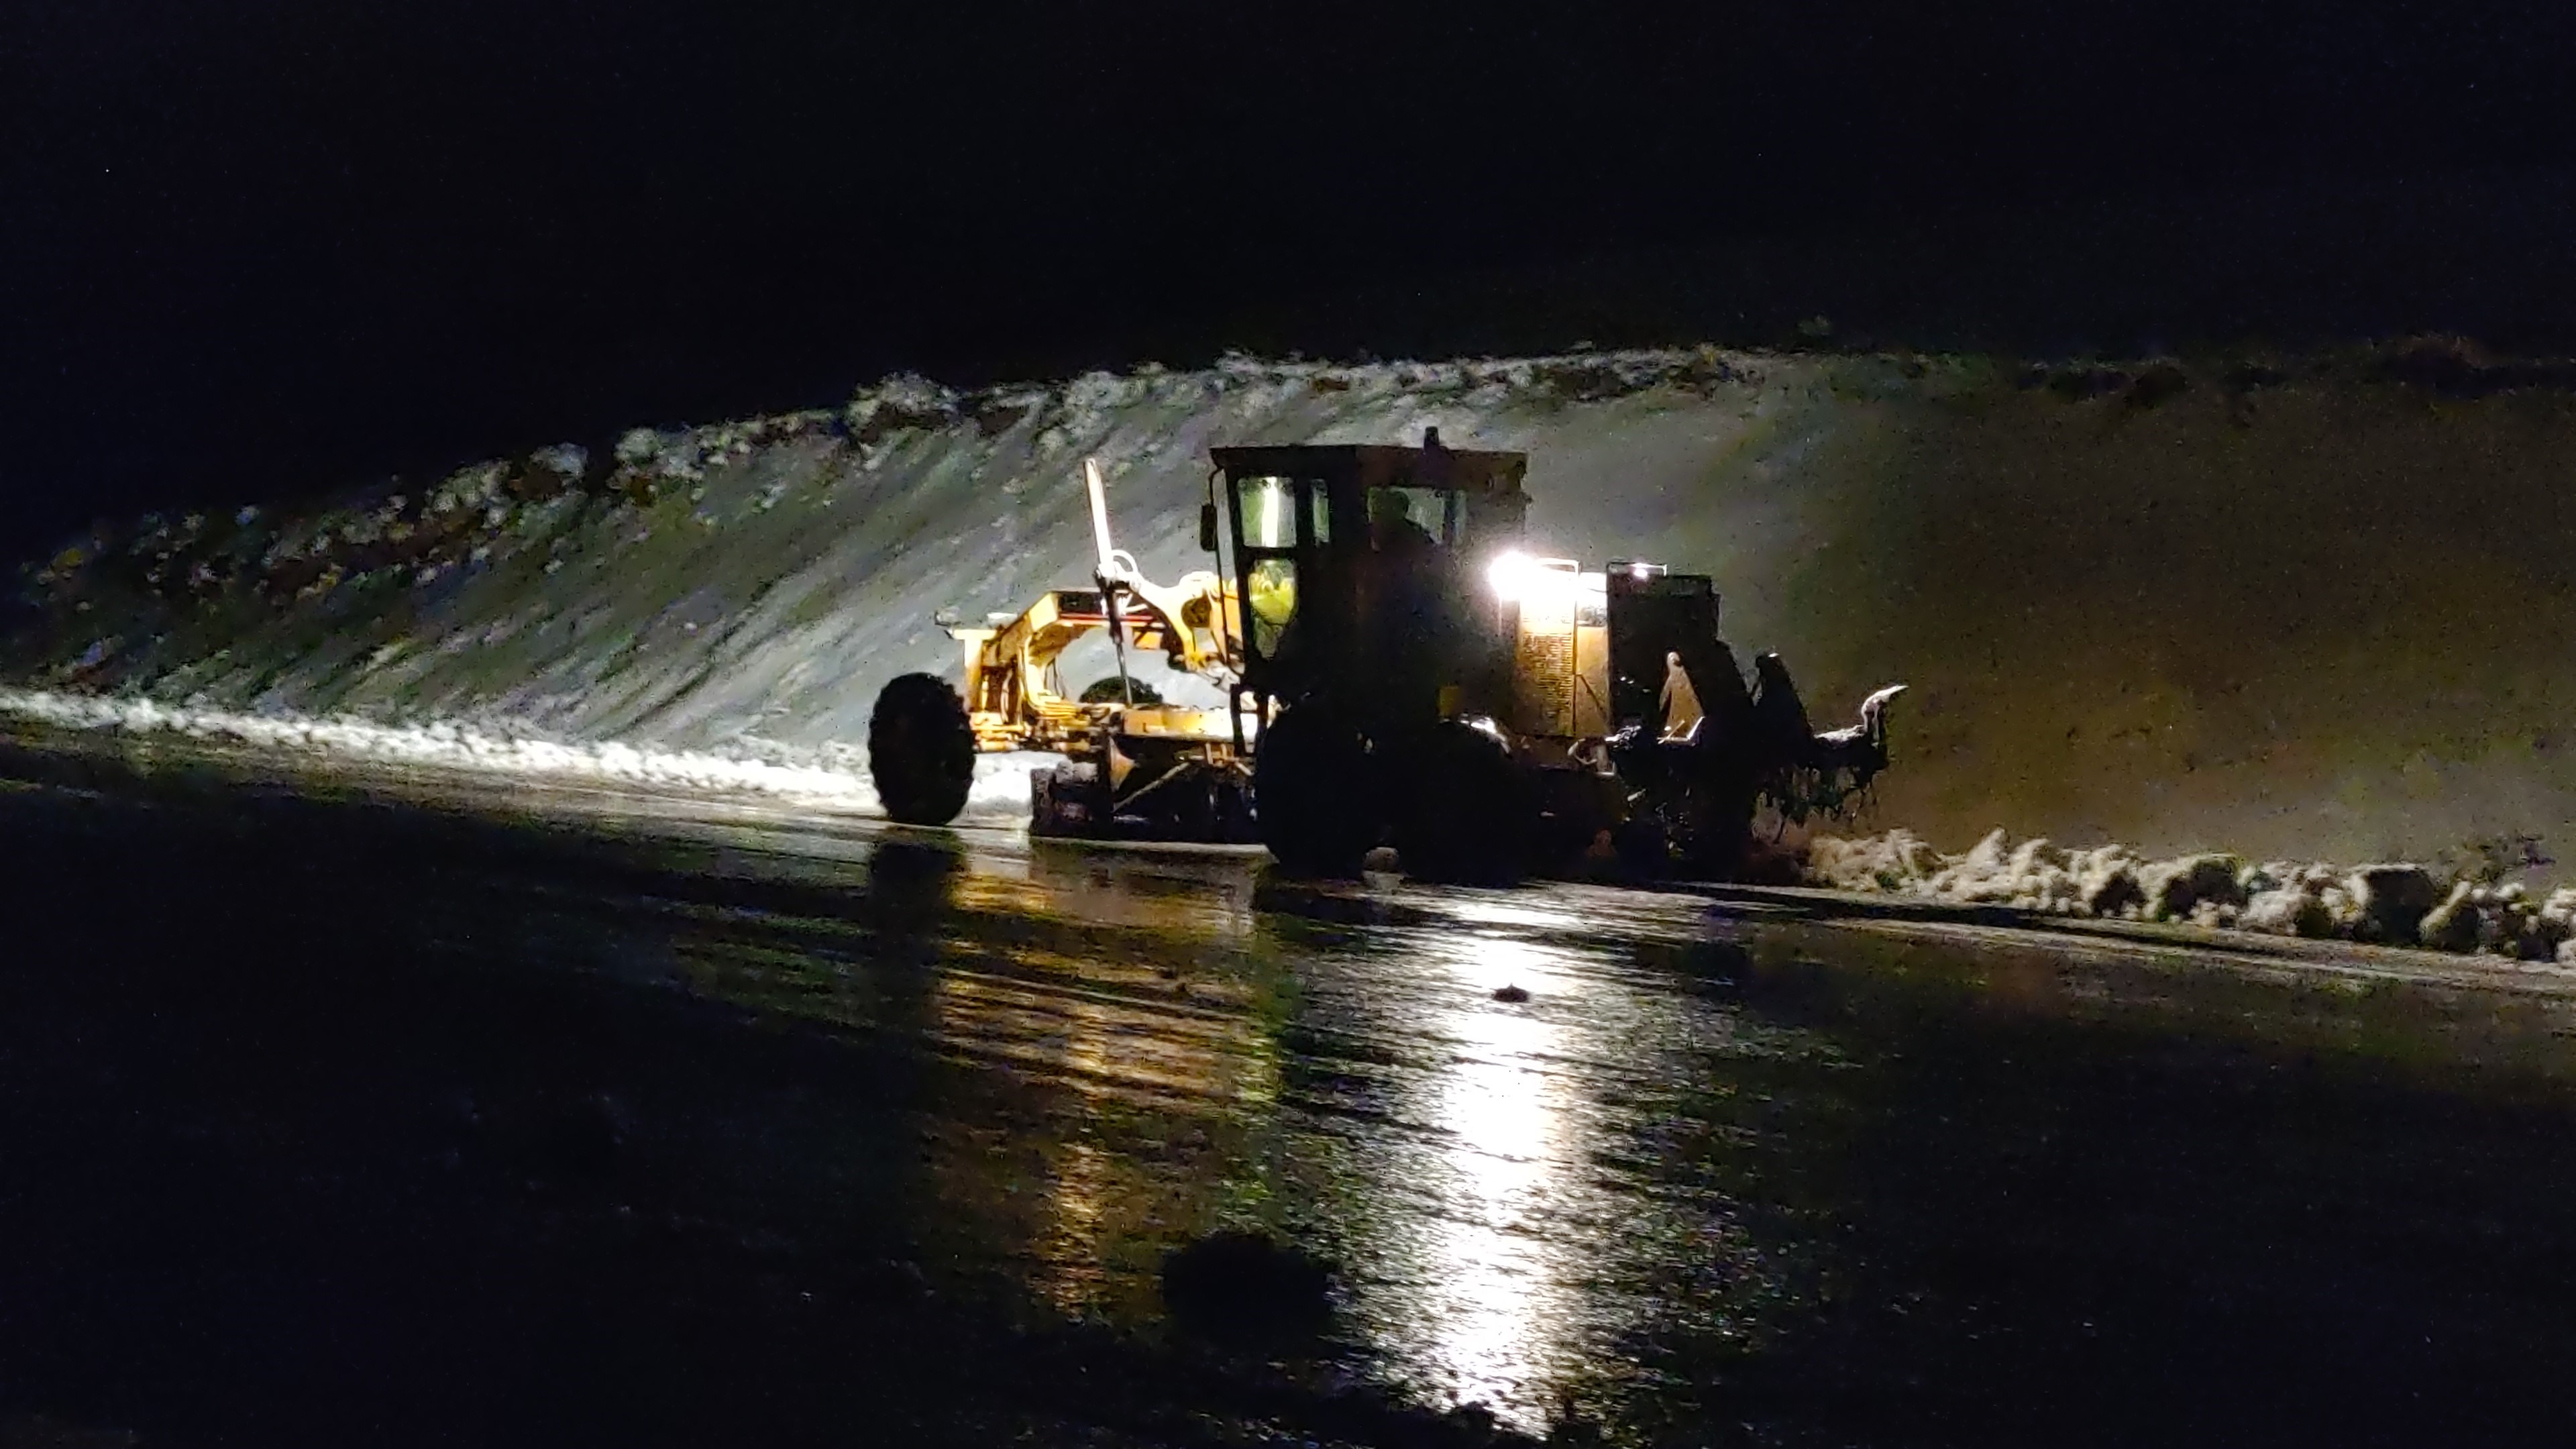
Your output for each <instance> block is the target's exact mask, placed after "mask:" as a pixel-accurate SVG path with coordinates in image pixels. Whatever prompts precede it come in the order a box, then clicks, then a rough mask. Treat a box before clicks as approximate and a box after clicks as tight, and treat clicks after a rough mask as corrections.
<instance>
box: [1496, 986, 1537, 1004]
mask: <svg viewBox="0 0 2576 1449" xmlns="http://www.w3.org/2000/svg"><path fill="white" fill-rule="evenodd" d="M1494 999H1495V1000H1496V1001H1514V1002H1519V1001H1527V1000H1529V992H1528V991H1526V990H1525V989H1523V988H1521V987H1518V986H1505V987H1502V988H1501V989H1499V990H1497V991H1496V992H1495V993H1494Z"/></svg>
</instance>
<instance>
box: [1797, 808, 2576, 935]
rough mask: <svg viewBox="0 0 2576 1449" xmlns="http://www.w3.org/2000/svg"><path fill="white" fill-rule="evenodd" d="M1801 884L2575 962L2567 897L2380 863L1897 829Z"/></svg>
mask: <svg viewBox="0 0 2576 1449" xmlns="http://www.w3.org/2000/svg"><path fill="white" fill-rule="evenodd" d="M1806 878H1807V881H1808V883H1809V884H1811V885H1817V886H1824V887H1827V888H1830V889H1835V890H1845V891H1861V892H1867V893H1872V894H1880V895H1896V896H1905V897H1909V898H1912V899H1916V900H1925V901H1938V902H1941V903H1944V904H1957V905H1997V906H2007V907H2011V908H2013V909H2016V910H2024V911H2031V912H2034V913H2039V914H2045V915H2059V916H2081V917H2090V918H2094V919H2103V920H2126V921H2165V922H2174V923H2181V924H2189V925H2197V926H2204V927H2210V928H2215V929H2230V930H2244V931H2257V932H2262V933H2265V934H2269V935H2278V936H2305V937H2310V938H2313V939H2331V940H2344V941H2360V942H2369V943H2376V944H2382V945H2400V946H2421V947H2426V948H2430V949H2432V950H2437V951H2453V952H2463V953H2466V952H2475V953H2477V954H2480V955H2488V956H2502V957H2508V958H2511V959H2515V960H2521V961H2546V962H2556V963H2558V964H2561V965H2576V887H2561V888H2559V889H2557V890H2554V891H2551V892H2550V893H2549V894H2548V895H2547V896H2545V897H2540V896H2535V895H2534V894H2533V892H2532V891H2531V890H2530V889H2529V888H2528V887H2526V886H2524V885H2522V884H2520V883H2519V882H2502V883H2499V882H2495V881H2489V880H2482V879H2474V878H2469V877H2451V878H2445V877H2442V876H2438V875H2436V874H2435V872H2434V871H2433V870H2432V869H2431V868H2429V867H2426V866H2422V865H2416V864H2412V863H2407V862H2390V863H2380V864H2369V865H2359V866H2337V865H2330V864H2327V863H2324V862H2320V861H2288V860H2274V861H2264V862H2261V863H2259V864H2249V863H2248V862H2246V861H2244V860H2242V859H2240V858H2238V857H2236V856H2233V855H2227V854H2223V853H2216V852H2208V853H2201V854H2194V855H2184V856H2176V857H2173V858H2171V859H2166V860H2150V859H2147V858H2145V857H2144V856H2141V855H2139V854H2138V853H2137V852H2135V851H2132V850H2130V849H2129V848H2128V847H2126V846H2119V845H2105V846H2098V847H2095V848H2093V849H2090V850H2069V849H2066V848H2063V847H2060V846H2056V845H2052V844H2051V843H2049V842H2048V841H2045V840H2025V841H2023V842H2021V843H2020V844H2018V845H2016V844H2014V843H2012V841H2011V840H2010V839H2009V837H2007V836H2006V835H2005V833H2004V832H2003V831H2000V830H1997V831H1994V832H1992V833H1991V834H1989V835H1987V836H1986V838H1985V839H1983V840H1980V841H1978V842H1977V844H1976V845H1975V846H1974V847H1973V848H1971V849H1970V850H1969V851H1967V852H1966V853H1965V854H1963V855H1945V854H1943V853H1942V852H1940V851H1938V850H1935V849H1933V848H1932V846H1930V845H1929V844H1927V843H1926V842H1924V841H1923V840H1922V839H1920V838H1918V837H1916V836H1915V835H1913V834H1912V833H1911V832H1909V831H1905V830H1892V831H1889V832H1888V833H1887V834H1885V835H1879V836H1873V837H1869V838H1866V839H1858V840H1850V839H1842V838H1838V837H1834V836H1818V837H1816V838H1815V839H1813V840H1811V841H1809V842H1808V845H1807V856H1806Z"/></svg>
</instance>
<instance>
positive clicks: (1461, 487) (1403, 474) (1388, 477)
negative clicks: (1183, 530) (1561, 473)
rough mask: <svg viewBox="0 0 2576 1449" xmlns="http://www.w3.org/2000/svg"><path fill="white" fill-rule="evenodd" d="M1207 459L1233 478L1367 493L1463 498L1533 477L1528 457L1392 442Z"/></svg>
mask: <svg viewBox="0 0 2576 1449" xmlns="http://www.w3.org/2000/svg"><path fill="white" fill-rule="evenodd" d="M1208 456H1209V457H1210V458H1211V459H1213V460H1215V462H1216V466H1218V467H1219V468H1222V469H1224V470H1225V472H1226V474H1227V476H1229V477H1237V478H1240V477H1256V478H1258V477H1288V478H1345V477H1356V478H1357V479H1358V480H1359V482H1360V486H1362V487H1364V488H1445V489H1455V490H1457V491H1459V492H1464V493H1512V492H1517V491H1518V490H1519V488H1520V483H1521V479H1522V477H1523V476H1524V475H1526V474H1527V473H1528V472H1529V454H1527V453H1505V452H1495V451H1488V450H1484V449H1477V448H1446V447H1443V448H1407V447H1401V446H1397V445H1394V444H1387V443H1331V444H1312V443H1307V444H1298V445H1294V446H1279V447H1250V448H1210V449H1208Z"/></svg>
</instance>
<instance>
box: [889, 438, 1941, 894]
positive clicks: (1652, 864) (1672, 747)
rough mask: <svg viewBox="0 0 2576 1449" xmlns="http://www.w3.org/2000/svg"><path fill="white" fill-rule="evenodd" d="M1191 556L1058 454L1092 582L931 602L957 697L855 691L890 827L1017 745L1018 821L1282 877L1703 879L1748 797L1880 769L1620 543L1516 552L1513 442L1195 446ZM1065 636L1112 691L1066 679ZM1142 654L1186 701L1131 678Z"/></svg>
mask: <svg viewBox="0 0 2576 1449" xmlns="http://www.w3.org/2000/svg"><path fill="white" fill-rule="evenodd" d="M1210 461H1211V462H1212V464H1213V465H1214V466H1213V470H1212V471H1211V473H1210V474H1209V477H1208V485H1207V497H1206V501H1205V502H1204V503H1203V504H1202V506H1201V510H1200V519H1199V534H1200V538H1199V542H1200V546H1201V547H1202V548H1203V549H1204V550H1206V551H1207V552H1208V553H1209V554H1210V555H1212V556H1213V557H1214V559H1215V560H1216V562H1217V565H1218V567H1217V568H1215V569H1213V570H1208V571H1202V572H1197V573H1192V574H1190V575H1188V576H1186V577H1184V578H1183V579H1181V580H1180V581H1179V582H1178V583H1176V584H1173V585H1171V586H1170V587H1163V586H1159V585H1156V584H1154V583H1152V582H1151V581H1149V580H1147V579H1146V578H1144V577H1143V575H1142V573H1141V572H1140V571H1139V570H1138V569H1137V568H1136V566H1135V561H1134V560H1133V558H1132V557H1130V556H1128V555H1127V554H1125V553H1123V552H1121V551H1118V550H1116V549H1115V548H1113V547H1112V545H1111V539H1110V534H1109V524H1108V512H1107V503H1106V494H1105V490H1104V486H1103V482H1102V479H1101V475H1100V472H1099V469H1098V467H1097V465H1096V464H1093V463H1086V465H1085V468H1086V475H1087V476H1086V483H1087V486H1088V488H1089V491H1090V495H1091V509H1092V527H1093V534H1094V553H1095V569H1094V573H1093V578H1092V581H1091V587H1089V588H1070V589H1056V590H1051V591H1049V592H1048V593H1047V594H1045V595H1043V596H1041V597H1040V598H1039V600H1038V601H1037V602H1036V603H1034V604H1032V605H1031V606H1030V607H1029V608H1027V609H1026V610H1023V611H1022V612H1021V613H1019V614H1018V615H1015V616H1007V617H1004V616H994V617H992V618H988V619H987V620H986V622H985V624H984V625H982V626H980V627H963V626H959V625H957V624H955V623H953V622H950V621H946V620H943V623H946V624H947V627H948V631H949V633H950V634H951V636H952V637H954V638H956V639H957V640H958V641H959V642H960V643H961V645H962V646H963V649H964V653H965V681H964V688H963V690H962V691H961V690H960V689H958V688H956V687H953V686H951V685H950V684H949V683H948V682H947V681H945V680H943V679H940V678H939V677H937V676H935V675H929V674H909V675H905V676H903V677H901V678H898V679H896V680H894V681H893V682H892V683H890V684H888V685H887V686H886V688H885V690H884V692H883V693H882V694H880V695H879V697H878V700H877V703H876V708H875V711H874V713H873V714H872V716H871V719H870V723H869V742H868V747H869V766H870V770H871V772H872V773H873V775H874V777H875V780H876V784H877V788H878V791H879V794H880V796H881V798H882V799H883V800H884V802H885V805H886V808H887V810H888V812H889V813H890V814H891V815H893V816H894V818H895V819H897V820H900V821H905V822H908V823H912V824H945V823H947V822H948V821H950V820H953V819H955V818H956V816H957V815H958V813H959V812H960V811H961V810H962V808H963V806H964V803H965V800H966V795H967V791H968V786H969V784H970V782H971V779H972V776H973V772H974V760H975V756H976V754H977V753H979V752H990V751H1000V750H1038V751H1046V752H1051V753H1056V754H1060V755H1062V756H1064V763H1062V764H1060V765H1057V766H1055V767H1054V768H1052V769H1049V770H1042V771H1039V772H1038V773H1037V774H1035V775H1034V776H1033V777H1032V784H1031V800H1030V806H1031V815H1030V828H1031V830H1032V832H1033V833H1035V834H1039V835H1069V836H1118V835H1142V836H1150V837H1160V838H1166V839H1186V840H1206V841H1229V840H1258V841H1259V842H1260V843H1261V844H1262V845H1263V846H1265V847H1266V848H1267V849H1268V852H1269V853H1270V855H1271V856H1272V857H1273V858H1274V859H1275V860H1276V861H1277V862H1278V863H1279V864H1280V865H1281V866H1282V867H1284V868H1286V869H1288V870H1289V871H1292V872H1295V873H1299V874H1315V875H1327V876H1331V875H1341V876H1348V875H1352V874H1356V873H1357V872H1358V871H1359V869H1360V868H1361V865H1362V862H1363V861H1364V859H1365V858H1366V857H1368V855H1369V854H1370V853H1371V852H1372V851H1375V850H1378V849H1380V848H1382V847H1389V846H1391V847H1393V849H1394V851H1395V852H1396V858H1397V861H1398V863H1399V864H1400V865H1401V867H1402V868H1403V869H1404V870H1405V871H1406V872H1407V873H1408V874H1411V875H1415V876H1418V877H1422V878H1426V879H1439V880H1455V881H1478V882H1493V883H1502V882H1508V881H1511V880H1514V879H1518V878H1520V877H1521V876H1523V875H1526V874H1529V873H1533V872H1537V873H1544V874H1568V873H1583V874H1596V875H1597V874H1605V873H1606V874H1612V875H1617V876H1622V877H1627V878H1648V879H1651V878H1657V877H1664V876H1668V875H1687V876H1693V877H1700V878H1721V879H1722V878H1728V877H1732V876H1734V875H1736V874H1738V873H1739V872H1740V871H1741V870H1742V869H1743V868H1744V865H1745V861H1746V855H1747V848H1748V846H1749V844H1750V842H1751V839H1752V825H1753V821H1754V819H1755V816H1756V814H1757V812H1758V810H1759V808H1760V806H1761V804H1762V803H1763V802H1764V801H1766V800H1767V801H1769V802H1770V803H1771V804H1772V805H1773V806H1774V807H1775V808H1777V809H1778V810H1779V811H1780V812H1781V813H1782V814H1784V815H1786V816H1789V817H1792V818H1796V817H1803V816H1804V815H1806V814H1808V813H1811V812H1814V811H1818V810H1832V809H1836V808H1839V807H1840V806H1841V805H1842V804H1843V803H1844V802H1845V801H1846V800H1848V799H1849V798H1851V797H1852V796H1853V795H1854V794H1855V793H1856V792H1858V791H1860V790H1862V789H1864V788H1866V787H1867V785H1868V784H1869V782H1870V781H1871V780H1872V779H1873V778H1874V777H1875V776H1876V775H1877V774H1878V773H1879V772H1880V771H1882V770H1883V769H1885V768H1886V765H1887V748H1886V725H1887V719H1886V716H1887V708H1888V704H1889V702H1890V701H1891V700H1893V699H1894V698H1895V697H1896V696H1897V695H1898V694H1899V693H1901V692H1902V691H1903V689H1904V686H1903V685H1893V686H1890V687H1888V688H1885V689H1882V690H1879V691H1878V692H1876V693H1875V694H1872V695H1870V696H1869V697H1868V699H1867V700H1865V701H1864V702H1863V703H1862V706H1861V709H1860V718H1859V721H1858V723H1856V724H1854V725H1852V726H1850V727H1848V728H1844V729H1837V730H1831V731H1826V732H1822V733H1819V732H1817V731H1815V730H1814V729H1813V728H1812V727H1811V726H1810V725H1809V723H1808V719H1807V714H1806V710H1805V707H1804V706H1803V704H1801V703H1800V701H1799V699H1798V695H1797V689H1796V686H1795V685H1794V684H1793V683H1792V682H1791V680H1790V677H1789V673H1788V670H1787V667H1786V666H1785V665H1784V664H1783V663H1782V662H1781V661H1780V659H1779V657H1778V656H1777V655H1775V654H1768V653H1766V654H1763V655H1760V656H1758V657H1757V658H1756V659H1755V661H1754V671H1753V679H1752V680H1751V681H1750V682H1748V681H1747V680H1746V678H1745V676H1744V674H1743V673H1742V672H1741V670H1740V669H1739V667H1738V665H1737V663H1736V659H1735V655H1734V653H1733V651H1732V650H1730V649H1729V648H1728V647H1727V645H1726V644H1725V643H1724V642H1723V641H1722V640H1721V639H1720V638H1719V635H1718V595H1717V592H1716V590H1715V588H1714V587H1713V586H1712V583H1711V581H1710V579H1709V578H1708V577H1707V576H1706V575H1701V574H1684V573H1676V572H1673V571H1672V570H1671V569H1670V568H1668V567H1666V566H1663V565H1659V564H1654V563H1648V562H1644V561H1640V560H1633V559H1619V560H1612V561H1610V562H1608V563H1606V564H1605V565H1604V566H1603V567H1602V568H1600V569H1599V570H1597V571H1586V570H1584V569H1583V568H1582V567H1581V566H1580V565H1579V564H1578V563H1577V562H1575V561H1573V560H1567V559H1551V558H1539V557H1532V556H1531V555H1530V554H1528V553H1527V552H1526V551H1525V550H1524V547H1523V545H1524V542H1525V539H1524V531H1525V528H1524V525H1525V520H1526V516H1527V511H1528V506H1529V498H1528V495H1527V494H1526V493H1525V492H1524V491H1523V487H1522V484H1523V481H1524V478H1525V476H1526V474H1527V471H1528V458H1527V455H1525V454H1522V453H1516V452H1493V451H1481V450H1470V449H1451V448H1448V447H1446V446H1444V445H1443V444H1442V443H1441V441H1440V438H1439V434H1438V431H1437V430H1436V429H1433V430H1429V431H1426V433H1425V435H1424V438H1423V441H1422V444H1421V446H1419V447H1406V446H1396V445H1372V444H1360V445H1330V446H1318V445H1302V446H1283V447H1230V448H1216V449H1212V450H1211V451H1210ZM1094 631H1101V632H1105V633H1106V634H1107V635H1108V636H1109V638H1110V640H1111V641H1112V644H1113V646H1114V650H1115V654H1116V658H1117V662H1118V670H1117V674H1116V676H1115V677H1114V678H1113V679H1111V680H1105V681H1103V682H1102V684H1101V685H1100V686H1099V687H1096V688H1093V689H1089V690H1085V691H1083V692H1082V695H1081V697H1075V698H1068V697H1066V695H1065V694H1064V692H1063V688H1062V684H1061V680H1060V679H1059V678H1058V677H1057V674H1058V671H1057V665H1058V664H1059V662H1060V660H1061V658H1062V657H1063V654H1064V651H1065V649H1066V648H1067V647H1068V646H1069V645H1070V644H1072V643H1073V642H1074V641H1075V640H1077V639H1079V638H1081V637H1084V636H1085V635H1088V634H1090V633H1092V632H1094ZM1156 654H1159V655H1161V656H1162V658H1163V660H1164V662H1165V663H1166V664H1167V665H1169V666H1170V667H1172V668H1175V669H1179V670H1183V671H1185V672H1186V673H1188V674H1190V675H1194V676H1196V677H1198V678H1201V679H1204V680H1206V681H1208V683H1210V684H1212V685H1213V686H1215V689H1216V691H1217V692H1218V694H1219V696H1220V699H1221V701H1222V702H1221V703H1218V704H1216V705H1213V706H1208V705H1188V704H1167V703H1163V702H1161V701H1160V700H1159V699H1158V698H1147V697H1144V696H1143V695H1142V694H1140V692H1139V686H1138V682H1137V681H1136V679H1135V677H1134V674H1133V672H1132V669H1131V661H1132V660H1135V659H1138V658H1151V657H1153V656H1154V655H1156Z"/></svg>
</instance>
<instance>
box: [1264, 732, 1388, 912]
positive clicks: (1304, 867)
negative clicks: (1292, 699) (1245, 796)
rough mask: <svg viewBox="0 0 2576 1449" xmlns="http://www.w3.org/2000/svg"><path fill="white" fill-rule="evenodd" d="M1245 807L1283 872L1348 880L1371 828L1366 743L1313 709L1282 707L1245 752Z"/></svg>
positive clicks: (1371, 838) (1373, 832)
mask: <svg viewBox="0 0 2576 1449" xmlns="http://www.w3.org/2000/svg"><path fill="white" fill-rule="evenodd" d="M1252 810H1253V820H1254V823H1255V824H1256V826H1257V827H1258V828H1259V830H1260V834H1261V843H1262V844H1263V845H1265V846H1267V847H1269V850H1270V854H1271V857H1272V858H1273V859H1275V860H1277V861H1278V862H1279V864H1280V866H1281V868H1283V869H1285V870H1286V871H1288V872H1289V873H1290V874H1292V875H1303V876H1322V877H1333V878H1339V879H1343V880H1349V879H1354V878H1356V877H1357V876H1358V875H1359V873H1360V859H1361V857H1363V856H1365V855H1367V854H1368V851H1369V848H1370V847H1371V846H1373V845H1375V844H1377V833H1378V814H1377V811H1376V809H1375V808H1374V802H1373V798H1372V792H1371V788H1370V778H1369V754H1368V744H1367V742H1366V741H1364V740H1362V739H1361V738H1360V736H1359V732H1358V731H1356V730H1354V729H1351V728H1350V727H1349V726H1347V725H1345V724H1343V723H1342V722H1341V720H1340V719H1339V718H1337V717H1336V716H1334V715H1333V714H1332V713H1330V712H1329V711H1327V710H1325V709H1323V708H1321V707H1319V706H1316V705H1312V704H1305V705H1298V706H1296V707H1294V708H1292V709H1288V710H1284V711H1282V712H1281V713H1280V715H1279V717H1278V718H1277V719H1275V720H1272V721H1271V722H1270V727H1269V728H1268V729H1265V730H1263V731H1262V734H1261V740H1260V744H1259V747H1258V748H1257V749H1255V750H1254V752H1253V756H1252Z"/></svg>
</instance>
